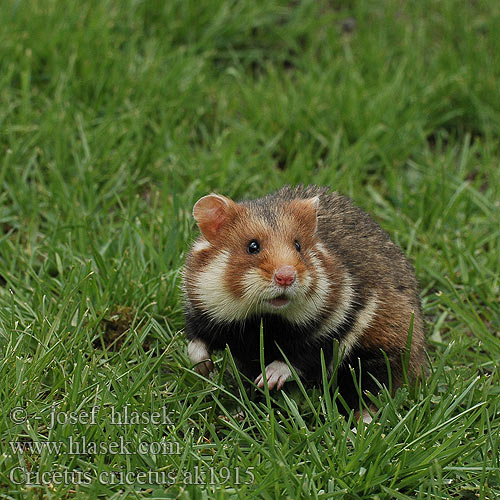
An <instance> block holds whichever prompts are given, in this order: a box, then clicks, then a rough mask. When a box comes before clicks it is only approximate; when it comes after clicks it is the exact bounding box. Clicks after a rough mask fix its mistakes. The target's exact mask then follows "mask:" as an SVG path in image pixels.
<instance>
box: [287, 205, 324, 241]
mask: <svg viewBox="0 0 500 500" xmlns="http://www.w3.org/2000/svg"><path fill="white" fill-rule="evenodd" d="M290 208H291V209H292V211H293V212H294V214H295V215H296V216H297V217H298V218H299V219H300V221H301V222H302V224H303V225H304V227H305V228H308V229H310V230H311V232H312V233H315V232H316V229H317V228H318V208H319V196H314V197H312V198H304V199H302V200H292V201H291V202H290Z"/></svg>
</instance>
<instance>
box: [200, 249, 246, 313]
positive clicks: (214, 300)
mask: <svg viewBox="0 0 500 500" xmlns="http://www.w3.org/2000/svg"><path fill="white" fill-rule="evenodd" d="M229 257H230V255H229V252H226V251H221V252H220V253H218V254H217V255H216V256H215V258H214V259H212V260H211V261H210V262H209V263H208V264H207V266H206V267H205V268H204V269H203V271H201V272H200V273H199V274H198V276H197V277H196V278H195V285H194V286H193V290H194V294H195V295H196V298H197V300H198V301H199V302H200V303H201V304H202V306H203V309H204V310H205V311H208V313H209V314H210V316H211V317H212V318H213V319H216V320H220V321H232V320H237V319H242V306H241V303H240V301H239V300H237V299H236V298H235V297H234V296H233V295H232V294H231V293H230V292H229V290H227V289H226V287H225V285H224V281H223V280H222V279H221V277H222V276H224V273H225V271H226V268H227V265H228V262H229Z"/></svg>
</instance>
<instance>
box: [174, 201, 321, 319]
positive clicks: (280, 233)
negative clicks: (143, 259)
mask: <svg viewBox="0 0 500 500" xmlns="http://www.w3.org/2000/svg"><path fill="white" fill-rule="evenodd" d="M318 205H319V198H318V197H317V196H316V197H313V198H308V199H293V200H284V201H277V200H275V199H273V200H266V198H263V199H261V200H255V201H246V202H242V203H235V202H234V201H233V200H231V199H229V198H227V197H225V196H221V195H218V194H210V195H208V196H204V197H203V198H201V199H200V200H198V201H197V202H196V204H195V206H194V209H193V216H194V218H195V219H196V222H197V223H198V227H199V228H200V231H201V237H200V238H199V239H198V240H197V241H196V243H195V244H194V246H193V248H192V249H191V252H190V254H189V256H188V259H187V263H186V268H185V273H184V283H185V290H186V292H187V295H188V297H189V299H190V300H191V301H192V303H193V304H194V305H195V306H197V307H198V308H200V309H201V310H203V311H204V312H206V313H207V314H208V315H209V316H210V317H211V318H213V319H215V320H222V321H244V320H245V319H246V318H248V317H250V316H252V315H257V314H280V315H282V316H284V317H285V318H286V319H288V320H289V321H292V322H295V323H304V322H307V321H309V320H311V319H313V318H314V317H317V314H318V309H319V308H321V303H319V302H318V301H319V298H318V297H321V293H319V290H318V288H319V287H320V286H321V283H320V281H321V280H320V279H319V276H318V267H320V262H319V253H318V252H319V251H318V247H317V245H318V240H317V236H316V231H317V211H318ZM323 288H324V284H323ZM323 295H324V294H323Z"/></svg>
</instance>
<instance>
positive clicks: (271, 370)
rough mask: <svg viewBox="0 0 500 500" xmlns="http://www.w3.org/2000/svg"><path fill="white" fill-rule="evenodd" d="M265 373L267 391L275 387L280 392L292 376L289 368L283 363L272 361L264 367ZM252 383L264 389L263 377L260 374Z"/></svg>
mask: <svg viewBox="0 0 500 500" xmlns="http://www.w3.org/2000/svg"><path fill="white" fill-rule="evenodd" d="M265 372H266V378H267V386H268V387H269V389H274V388H275V387H276V389H278V390H280V389H281V388H282V387H283V386H284V385H285V382H286V381H287V380H288V379H289V378H290V377H291V376H292V372H291V371H290V368H289V367H288V365H287V364H286V363H285V362H283V361H273V362H272V363H270V364H269V365H267V366H266V370H265ZM254 383H255V384H256V385H257V387H260V388H261V389H262V388H263V387H264V376H263V374H262V373H261V374H260V375H259V376H258V377H257V378H256V379H255V382H254Z"/></svg>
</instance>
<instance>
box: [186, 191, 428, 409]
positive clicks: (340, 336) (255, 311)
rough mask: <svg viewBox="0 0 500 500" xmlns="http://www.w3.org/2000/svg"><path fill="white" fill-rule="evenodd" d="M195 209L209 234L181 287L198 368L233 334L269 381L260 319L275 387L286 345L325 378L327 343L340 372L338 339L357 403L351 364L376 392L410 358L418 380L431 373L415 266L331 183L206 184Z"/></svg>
mask: <svg viewBox="0 0 500 500" xmlns="http://www.w3.org/2000/svg"><path fill="white" fill-rule="evenodd" d="M193 216H194V218H195V220H196V222H197V224H198V227H199V229H200V231H201V235H200V237H199V238H198V239H197V240H196V241H195V243H194V245H193V246H192V248H191V249H190V251H189V253H188V255H187V258H186V262H185V266H184V271H183V290H184V295H185V320H186V328H185V333H186V336H187V339H188V341H189V344H188V353H189V357H190V360H191V362H192V363H193V364H194V365H195V369H196V370H197V371H198V372H199V373H200V374H203V375H208V373H209V372H210V371H211V370H213V367H214V365H213V362H212V360H211V354H212V352H213V351H214V350H220V349H224V348H225V346H226V345H228V346H229V348H230V350H231V353H232V355H233V357H234V359H235V362H236V364H237V367H238V369H239V370H240V371H241V372H242V373H243V374H244V375H245V376H247V377H249V378H251V380H255V384H257V386H259V387H263V386H264V378H263V374H262V373H261V367H260V325H261V321H262V324H263V337H264V358H265V374H266V378H267V381H268V387H269V389H281V388H282V387H283V385H284V384H285V382H286V381H287V380H289V379H290V378H291V371H290V368H289V366H288V364H287V363H286V362H285V360H284V357H283V354H282V353H284V354H285V356H286V358H287V359H288V361H289V363H290V364H291V365H292V366H293V368H294V369H295V370H296V372H297V374H298V375H299V377H300V378H301V380H302V381H303V382H304V383H306V384H320V383H321V380H322V370H321V351H323V355H324V358H325V362H326V367H327V370H328V373H329V374H331V373H332V371H333V368H334V367H333V364H334V361H333V358H334V341H335V340H336V341H338V342H339V353H340V355H341V361H340V364H339V367H338V372H337V381H338V385H339V392H340V394H341V395H342V397H343V398H344V400H345V401H346V402H347V404H348V406H349V407H350V408H353V409H356V408H359V403H360V401H359V396H358V394H359V392H358V390H357V389H356V385H357V384H358V382H356V383H355V382H354V380H353V375H352V373H351V369H352V370H354V373H355V375H356V380H359V377H360V376H361V382H362V383H361V388H362V391H370V392H372V393H374V394H376V393H377V392H378V390H379V385H378V384H377V382H376V381H375V380H374V379H373V377H374V378H375V379H376V380H377V381H378V382H379V383H380V384H385V385H386V386H387V387H389V386H390V384H389V377H391V381H392V388H393V389H394V390H395V389H397V387H398V386H400V385H401V383H402V382H403V380H404V375H403V369H404V368H403V366H407V369H408V376H409V378H410V379H411V378H412V377H415V376H417V375H419V374H420V373H421V372H422V368H423V367H424V359H425V358H424V347H425V345H424V344H425V341H424V327H423V320H422V312H421V304H420V299H419V294H418V285H417V280H416V278H415V274H414V271H413V267H412V265H411V264H410V263H409V262H408V260H407V259H406V257H405V256H404V254H403V252H402V251H401V250H400V249H399V248H398V247H397V246H396V245H395V244H394V243H393V242H392V241H391V239H390V238H389V236H388V235H387V233H385V232H384V231H383V230H382V229H381V228H380V226H379V225H378V224H377V223H376V222H375V221H374V220H373V219H372V218H371V217H370V216H369V215H368V214H366V213H365V212H364V211H363V210H361V209H360V208H358V207H357V206H355V205H354V203H353V202H352V200H350V199H349V198H347V197H345V196H342V195H340V194H338V193H335V192H332V193H331V192H329V189H328V188H326V187H318V186H308V187H304V186H298V187H291V186H285V187H283V188H281V189H280V190H278V191H276V192H274V193H271V194H269V195H267V196H265V197H263V198H260V199H256V200H248V201H241V202H239V203H236V202H234V201H232V200H231V199H229V198H227V197H225V196H221V195H218V194H209V195H208V196H204V197H203V198H201V199H199V200H198V201H197V202H196V204H195V205H194V208H193ZM411 324H412V325H413V329H412V335H411V337H409V336H408V333H409V331H410V330H411V326H410V325H411ZM408 338H411V349H410V353H409V357H408V360H407V363H406V364H405V363H403V361H402V360H403V356H405V352H407V351H406V346H407V340H408ZM388 362H389V364H390V373H389V371H388ZM360 370H361V371H360Z"/></svg>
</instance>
